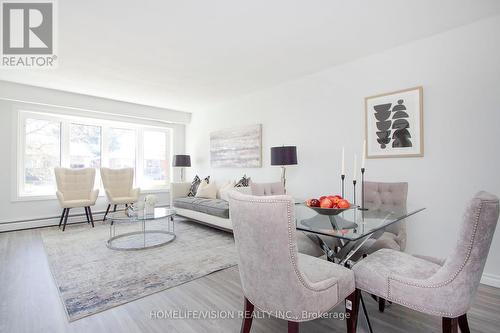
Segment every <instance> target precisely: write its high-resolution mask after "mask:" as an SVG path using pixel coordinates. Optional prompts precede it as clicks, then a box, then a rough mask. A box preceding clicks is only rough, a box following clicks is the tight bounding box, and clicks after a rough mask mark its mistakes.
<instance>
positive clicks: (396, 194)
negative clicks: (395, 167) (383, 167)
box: [365, 182, 408, 207]
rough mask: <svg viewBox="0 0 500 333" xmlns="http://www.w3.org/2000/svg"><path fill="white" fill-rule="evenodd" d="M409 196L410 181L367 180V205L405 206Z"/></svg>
mask: <svg viewBox="0 0 500 333" xmlns="http://www.w3.org/2000/svg"><path fill="white" fill-rule="evenodd" d="M407 197H408V183H381V182H365V205H366V206H368V207H370V206H373V207H377V206H388V205H392V206H405V205H406V200H407Z"/></svg>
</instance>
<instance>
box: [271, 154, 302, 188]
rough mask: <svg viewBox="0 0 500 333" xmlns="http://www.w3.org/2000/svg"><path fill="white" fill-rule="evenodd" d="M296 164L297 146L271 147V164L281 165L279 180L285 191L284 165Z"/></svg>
mask: <svg viewBox="0 0 500 333" xmlns="http://www.w3.org/2000/svg"><path fill="white" fill-rule="evenodd" d="M295 164H297V147H296V146H281V147H271V165H277V166H281V182H282V184H283V188H284V189H285V193H286V166H287V165H295Z"/></svg>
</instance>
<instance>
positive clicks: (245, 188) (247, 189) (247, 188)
mask: <svg viewBox="0 0 500 333" xmlns="http://www.w3.org/2000/svg"><path fill="white" fill-rule="evenodd" d="M231 191H236V192H240V193H243V194H248V195H252V188H251V187H250V186H240V187H234V188H233V189H231Z"/></svg>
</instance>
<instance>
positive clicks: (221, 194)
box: [217, 180, 236, 201]
mask: <svg viewBox="0 0 500 333" xmlns="http://www.w3.org/2000/svg"><path fill="white" fill-rule="evenodd" d="M235 184H236V182H235V181H234V180H233V181H227V182H225V183H224V184H222V185H221V187H219V190H218V191H217V198H219V199H222V200H226V201H228V197H227V191H229V190H231V189H232V188H233V187H234V185H235Z"/></svg>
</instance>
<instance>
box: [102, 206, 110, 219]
mask: <svg viewBox="0 0 500 333" xmlns="http://www.w3.org/2000/svg"><path fill="white" fill-rule="evenodd" d="M110 209H111V204H108V208H106V213H104V217H103V218H102V222H104V221H106V216H108V213H109V210H110Z"/></svg>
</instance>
